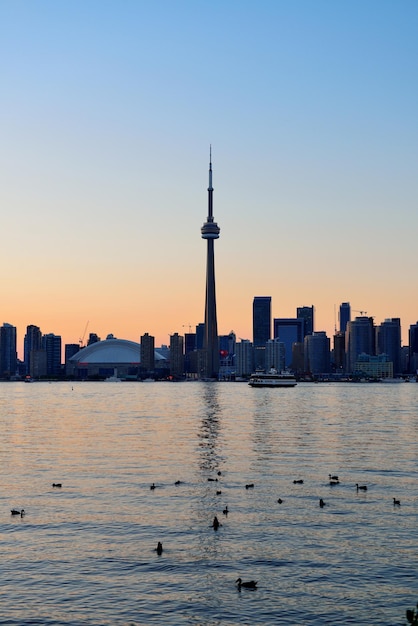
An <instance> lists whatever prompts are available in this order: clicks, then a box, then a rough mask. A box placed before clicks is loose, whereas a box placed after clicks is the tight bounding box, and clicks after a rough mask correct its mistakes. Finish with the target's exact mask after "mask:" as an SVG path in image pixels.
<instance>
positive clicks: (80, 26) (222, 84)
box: [0, 0, 418, 343]
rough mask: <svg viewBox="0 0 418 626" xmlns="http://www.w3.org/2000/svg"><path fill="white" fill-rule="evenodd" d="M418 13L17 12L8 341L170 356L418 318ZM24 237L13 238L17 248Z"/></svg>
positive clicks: (30, 5)
mask: <svg viewBox="0 0 418 626" xmlns="http://www.w3.org/2000/svg"><path fill="white" fill-rule="evenodd" d="M417 32H418V3H417V2H415V0H414V1H412V0H405V1H397V2H395V1H390V2H389V1H386V0H379V1H371V0H363V1H361V2H360V1H350V2H348V1H339V2H335V1H331V0H329V1H321V0H319V1H315V2H313V1H312V0H311V1H308V0H299V1H298V0H295V1H292V2H290V1H287V2H282V1H280V0H277V1H275V2H272V1H264V2H263V1H262V2H257V3H255V2H246V1H242V2H235V1H231V2H225V1H224V2H220V1H214V2H211V3H205V2H182V1H179V2H173V1H172V2H168V1H158V0H157V1H156V2H152V3H151V2H141V1H137V2H133V1H122V2H115V1H100V2H98V1H95V0H90V1H87V2H80V1H77V0H75V1H74V0H72V1H71V2H69V1H68V2H67V1H61V2H51V1H42V0H34V1H32V2H29V1H25V2H22V1H19V0H13V1H9V0H0V55H1V58H2V61H3V62H2V64H1V66H0V81H1V82H0V84H1V85H2V98H1V104H0V106H1V111H2V115H1V118H0V130H1V137H2V142H1V144H2V146H1V148H0V158H1V168H0V170H1V185H0V206H1V211H2V225H3V228H2V231H3V241H2V246H1V251H0V255H1V257H0V258H1V266H2V282H3V298H2V313H3V320H0V323H2V322H3V321H5V322H9V323H13V324H15V325H17V326H18V332H19V335H20V336H21V338H23V334H24V331H25V326H26V325H27V324H31V323H35V324H38V325H40V326H41V329H42V330H43V331H44V332H56V333H57V334H62V335H63V339H64V340H65V341H67V342H70V341H77V340H78V337H79V335H80V332H81V331H82V329H83V328H84V326H85V323H86V321H87V320H89V323H90V326H91V327H92V328H91V330H92V331H95V332H98V333H99V334H101V335H102V336H103V335H104V336H105V335H106V334H107V333H108V332H113V333H114V334H115V335H117V336H120V337H125V338H130V339H136V340H137V339H138V337H139V335H140V334H143V332H150V333H151V334H154V335H156V337H157V341H158V339H160V341H161V342H163V341H164V342H165V343H166V342H167V341H168V334H169V333H172V332H176V331H177V332H182V330H183V326H184V325H185V324H189V323H191V324H192V325H195V324H197V323H199V322H200V321H202V318H203V307H204V273H205V246H204V242H203V241H202V240H201V239H200V227H201V225H202V224H203V222H204V221H205V218H206V214H207V191H206V188H207V184H208V178H207V169H208V156H209V144H212V146H213V167H214V178H213V183H214V188H215V195H214V202H215V204H214V215H215V219H216V220H217V221H218V223H219V225H220V227H221V237H220V239H219V241H218V242H217V243H216V250H215V254H216V272H217V296H218V324H219V332H225V333H227V332H229V331H230V330H235V332H236V333H237V335H238V336H241V337H244V338H251V333H252V330H251V303H252V298H253V297H254V296H255V295H271V296H272V297H273V315H274V316H275V317H282V316H293V315H294V314H295V311H296V307H297V306H302V305H311V304H314V305H315V307H316V330H327V332H328V333H329V334H332V331H333V328H334V305H337V307H338V306H339V304H340V302H342V301H350V302H351V304H352V307H353V309H357V310H359V309H362V310H366V311H367V312H368V314H370V315H373V316H375V320H376V323H380V322H381V321H382V320H383V319H384V318H385V317H401V319H402V326H403V331H404V332H403V335H404V343H405V342H406V341H407V337H406V332H407V328H408V326H409V324H411V323H415V322H416V321H417V319H418V295H417V289H416V287H415V276H414V274H415V271H414V270H415V267H416V261H417V248H418V245H417V233H418V217H417V191H418V183H417V165H418V158H417V157H418V154H417V152H418V151H417V146H418V130H417V110H418V97H417V96H418V81H417V75H418V73H417V60H418V37H417ZM5 233H7V235H6V234H5Z"/></svg>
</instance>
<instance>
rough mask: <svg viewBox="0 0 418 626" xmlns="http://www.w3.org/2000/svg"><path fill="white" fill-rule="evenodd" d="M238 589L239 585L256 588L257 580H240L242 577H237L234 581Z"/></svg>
mask: <svg viewBox="0 0 418 626" xmlns="http://www.w3.org/2000/svg"><path fill="white" fill-rule="evenodd" d="M235 582H236V584H237V586H238V589H241V587H245V588H246V589H256V588H257V581H256V580H247V581H246V582H242V578H237V580H236V581H235Z"/></svg>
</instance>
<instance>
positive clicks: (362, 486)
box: [356, 483, 367, 491]
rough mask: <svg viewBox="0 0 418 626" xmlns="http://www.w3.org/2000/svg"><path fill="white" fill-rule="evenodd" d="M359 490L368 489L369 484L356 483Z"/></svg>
mask: <svg viewBox="0 0 418 626" xmlns="http://www.w3.org/2000/svg"><path fill="white" fill-rule="evenodd" d="M356 487H357V491H367V485H359V484H358V483H356Z"/></svg>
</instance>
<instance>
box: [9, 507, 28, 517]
mask: <svg viewBox="0 0 418 626" xmlns="http://www.w3.org/2000/svg"><path fill="white" fill-rule="evenodd" d="M10 513H11V514H12V515H20V517H23V516H24V515H25V509H20V510H19V509H11V511H10Z"/></svg>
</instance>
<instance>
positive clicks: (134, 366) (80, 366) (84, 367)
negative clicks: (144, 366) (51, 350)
mask: <svg viewBox="0 0 418 626" xmlns="http://www.w3.org/2000/svg"><path fill="white" fill-rule="evenodd" d="M154 355H155V367H156V368H158V367H163V366H164V363H166V358H165V357H164V356H163V355H162V354H160V353H159V352H158V351H157V350H155V351H154ZM140 365H141V345H140V344H139V343H136V342H135V341H129V340H127V339H116V338H115V337H114V336H113V335H108V336H107V338H106V339H105V340H104V341H97V342H95V343H92V344H90V345H89V346H87V347H86V348H82V349H81V350H79V351H78V352H76V354H74V355H73V356H72V357H71V358H70V359H68V361H67V375H68V374H69V375H74V376H76V377H77V378H79V377H83V376H84V377H86V376H98V377H103V376H111V375H112V374H114V373H116V372H114V370H117V374H118V375H125V376H126V375H134V374H135V373H136V372H137V370H138V367H140ZM135 370H136V372H135Z"/></svg>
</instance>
